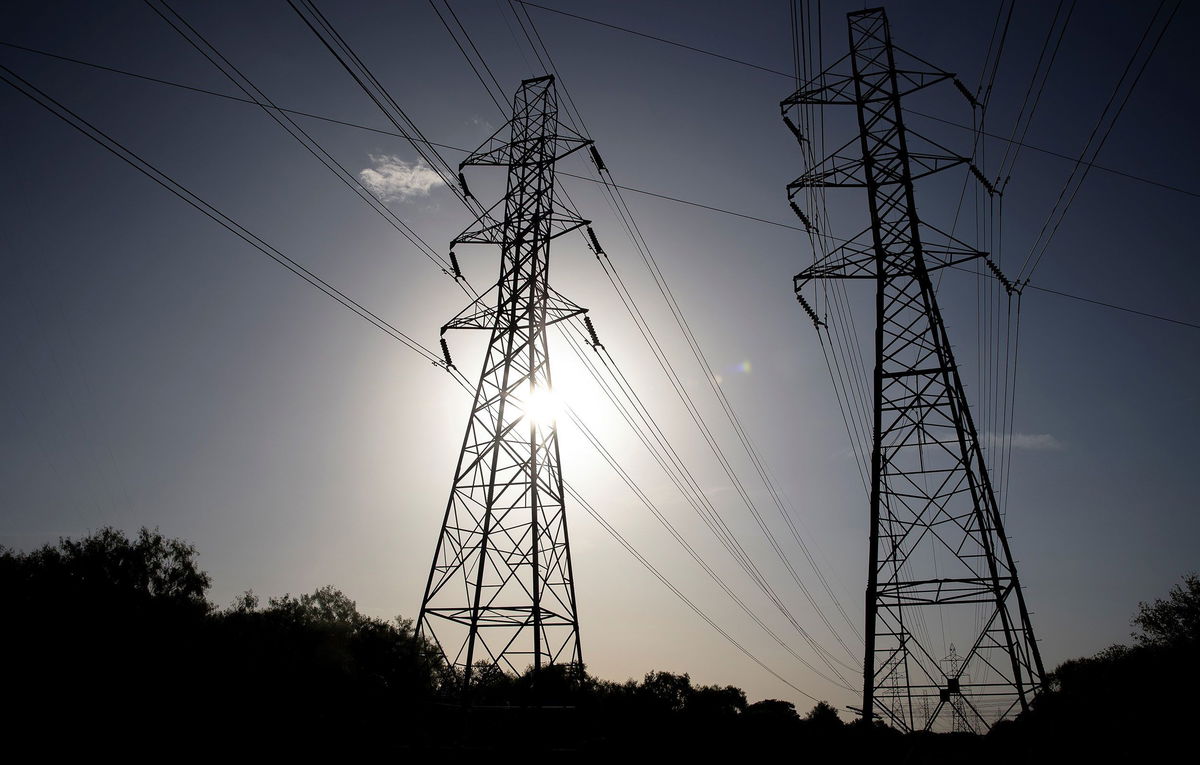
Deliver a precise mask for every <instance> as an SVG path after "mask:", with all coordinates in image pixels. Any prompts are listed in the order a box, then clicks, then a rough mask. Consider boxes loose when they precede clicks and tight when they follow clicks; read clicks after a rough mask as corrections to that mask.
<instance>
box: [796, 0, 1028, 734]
mask: <svg viewBox="0 0 1200 765" xmlns="http://www.w3.org/2000/svg"><path fill="white" fill-rule="evenodd" d="M848 22H849V33H850V34H849V36H850V53H849V55H848V56H846V57H843V58H842V59H841V60H839V62H838V63H836V64H834V65H833V66H832V67H831V68H830V69H828V70H826V71H825V72H822V73H821V74H820V75H818V76H817V77H815V78H813V79H812V80H810V81H809V82H807V83H805V84H803V85H802V86H801V87H800V88H799V89H797V90H796V92H795V93H793V94H792V95H791V96H789V97H788V98H787V99H785V100H784V101H783V102H782V104H781V109H782V112H783V115H784V117H785V120H786V121H787V122H788V125H789V128H791V129H792V131H793V132H794V133H796V134H797V138H798V139H799V140H801V141H805V140H807V138H808V136H804V135H802V134H801V132H800V130H799V128H798V127H797V125H796V122H794V121H792V120H791V119H790V117H789V113H790V112H791V110H793V109H796V108H803V107H805V106H809V105H816V106H819V107H824V106H826V105H833V104H845V105H851V106H854V107H855V109H856V111H857V117H858V128H859V132H858V135H857V136H856V138H854V139H851V141H850V142H848V143H847V144H845V145H844V146H842V147H841V148H839V149H837V150H836V151H834V152H833V154H832V155H831V156H830V157H828V158H826V159H824V160H822V161H821V162H819V163H817V165H816V166H814V167H812V168H810V169H809V170H808V171H807V172H805V173H804V174H803V175H801V176H800V177H799V178H797V179H796V180H795V181H793V182H792V183H791V184H789V185H788V197H789V201H791V200H792V199H793V198H794V197H795V195H796V194H797V193H798V192H799V191H801V190H803V189H812V188H823V187H853V188H865V189H866V192H867V201H868V209H869V213H870V226H869V227H868V228H867V229H866V230H865V231H863V232H862V233H860V234H859V235H858V236H856V237H854V238H853V239H851V240H848V241H847V242H846V243H845V244H843V245H841V246H839V247H837V248H835V249H833V250H831V251H829V252H828V253H825V254H821V255H820V256H819V257H818V258H817V259H816V260H815V262H814V263H813V265H812V266H810V267H809V268H806V269H805V270H804V271H802V272H801V273H800V274H798V275H797V276H796V277H795V280H794V287H795V292H796V296H797V299H798V300H799V301H800V303H801V304H802V305H803V307H804V309H805V311H806V312H807V313H808V314H809V316H810V318H811V319H812V320H813V323H814V324H815V325H816V326H817V329H818V331H821V328H822V327H824V326H825V322H824V321H823V320H822V317H821V315H820V314H818V313H817V312H816V310H815V309H814V308H813V307H812V306H811V305H810V304H809V302H808V301H807V300H806V299H805V298H804V296H803V294H802V289H803V288H804V287H805V285H807V284H809V283H810V282H813V281H814V280H821V279H868V280H874V281H875V286H876V290H875V318H876V323H875V334H874V362H875V364H874V386H873V418H874V422H873V426H872V442H873V443H872V449H871V465H870V474H871V486H870V545H869V567H868V576H867V588H866V598H865V600H866V640H865V651H864V660H863V696H862V710H861V712H862V715H863V718H864V719H867V720H870V719H875V718H878V719H882V720H883V721H885V722H886V723H888V724H889V725H892V726H895V727H898V728H900V729H902V730H921V729H925V730H946V729H949V727H953V725H954V723H952V722H951V720H948V719H947V718H951V717H954V716H956V715H957V716H961V717H962V720H960V721H959V722H958V723H957V724H958V725H964V724H965V725H966V726H969V727H970V728H972V729H976V730H987V729H988V728H989V727H990V726H991V725H993V724H994V723H995V722H997V721H998V720H1000V719H1003V718H1005V717H1006V716H1009V715H1011V714H1014V713H1015V712H1018V711H1021V710H1024V709H1026V708H1027V707H1028V704H1029V701H1030V700H1031V698H1032V697H1033V696H1034V695H1035V694H1037V693H1039V692H1040V691H1041V690H1042V689H1043V688H1044V684H1045V672H1044V670H1043V667H1042V660H1041V656H1040V653H1039V650H1038V645H1037V642H1036V639H1035V638H1034V634H1033V628H1032V626H1031V624H1030V621H1029V613H1028V611H1027V609H1026V606H1025V598H1024V595H1023V593H1022V591H1021V586H1020V583H1019V581H1018V579H1017V570H1016V566H1015V564H1014V562H1013V557H1012V553H1011V551H1010V550H1009V543H1008V540H1007V538H1006V536H1005V534H1004V528H1003V524H1002V517H1001V514H1000V511H999V508H998V506H997V503H996V497H995V493H994V492H993V489H992V485H991V481H990V478H989V475H988V470H987V466H986V465H985V462H984V454H983V452H982V450H981V448H980V444H979V437H978V434H977V433H976V430H975V425H974V422H973V421H972V418H971V412H970V409H969V407H968V404H967V398H966V395H965V393H964V389H963V384H962V380H961V379H960V376H959V371H958V367H957V365H956V363H955V360H954V354H953V352H952V350H951V346H950V342H949V340H948V338H947V335H946V327H945V325H944V323H943V321H942V315H941V312H940V310H939V308H938V303H937V299H936V296H935V294H934V288H933V284H932V281H931V279H930V272H931V271H934V270H937V269H940V268H946V267H949V266H953V265H955V264H958V263H963V262H966V261H970V260H973V259H976V258H985V259H986V258H987V254H986V253H983V252H979V251H977V250H975V249H974V248H972V247H970V246H968V245H966V244H964V243H962V242H960V241H958V240H956V239H954V238H953V237H951V236H950V235H948V234H945V233H944V232H941V231H938V230H937V229H936V228H934V227H933V226H931V225H929V224H928V223H926V222H925V221H922V220H920V219H919V218H918V216H917V208H916V201H915V195H914V186H913V181H914V180H916V179H918V178H921V177H923V176H926V175H930V174H932V173H935V172H938V171H941V170H945V169H948V168H951V167H955V166H965V167H967V168H968V169H969V170H970V171H971V172H972V173H973V174H974V175H976V177H977V178H978V179H979V180H980V182H981V183H983V185H984V186H985V187H986V188H987V190H988V192H989V193H995V189H994V188H993V186H992V185H991V184H989V183H988V182H987V180H986V178H985V176H983V174H982V172H980V171H979V170H978V168H976V167H975V166H974V165H973V164H971V161H970V160H969V159H968V158H966V157H962V156H957V155H955V154H953V153H952V152H950V151H949V150H947V149H945V148H944V147H941V146H939V145H937V144H934V143H933V142H932V141H928V140H927V139H923V138H921V137H920V136H918V135H916V134H915V133H913V132H912V131H911V130H907V129H906V128H905V125H904V120H903V112H902V109H901V103H900V102H901V98H902V97H903V96H906V95H908V94H909V93H912V92H914V91H917V90H920V89H923V88H926V87H929V86H931V85H934V84H937V83H942V82H953V83H954V85H955V86H957V87H958V89H959V90H960V91H961V92H962V93H963V94H964V95H965V96H966V97H967V98H968V99H969V100H970V101H971V102H972V104H973V105H977V104H976V102H975V99H974V97H973V96H972V95H971V93H970V91H969V90H967V89H966V88H965V87H964V86H963V85H962V83H961V82H959V81H958V80H957V79H956V78H955V77H954V75H953V74H951V73H948V72H943V71H940V70H937V69H936V68H934V67H932V66H931V65H929V64H928V63H926V62H924V61H922V60H921V59H918V58H916V57H915V56H911V54H906V53H904V52H903V51H901V50H899V49H898V48H896V47H895V46H893V45H892V42H891V36H890V31H889V28H888V22H887V17H886V14H885V13H884V11H883V9H882V8H876V9H872V10H865V11H860V12H854V13H850V14H848ZM897 56H902V57H903V58H904V60H905V63H904V66H899V65H897V63H896V61H897ZM909 61H911V62H912V63H911V64H909V63H908V62H909ZM847 63H848V65H849V69H850V71H849V72H844V70H843V69H842V67H844V66H845V65H846V64H847ZM839 72H842V73H839ZM801 122H802V121H801ZM855 144H857V148H856V147H855ZM918 144H920V145H918ZM809 145H810V146H811V144H809ZM808 193H810V194H811V193H814V192H808ZM792 204H793V209H795V210H796V212H797V214H798V215H799V216H800V218H801V220H802V221H804V223H805V225H806V226H808V227H809V228H810V229H811V228H812V227H813V225H814V223H813V220H814V219H815V218H816V216H815V214H814V213H815V212H816V210H815V209H810V212H809V213H805V212H804V211H803V210H802V209H800V207H798V206H796V205H795V203H794V202H792ZM935 241H936V242H939V244H936V245H934V244H932V243H933V242H935ZM987 263H988V266H989V267H990V268H992V269H993V270H995V265H994V264H993V263H992V262H991V260H990V259H987ZM997 274H998V271H997ZM998 275H999V274H998ZM1007 286H1008V285H1007V283H1006V287H1007ZM927 616H928V617H929V618H926V617H927ZM939 630H940V638H939V637H938V636H937V635H938V632H939ZM939 641H940V643H939ZM946 644H951V645H952V644H957V645H959V646H960V647H961V646H967V647H968V648H967V650H966V652H965V653H964V654H962V655H960V656H956V661H954V662H949V663H947V662H944V661H941V658H942V657H943V656H945V655H946V653H947V651H946V650H945V646H946Z"/></svg>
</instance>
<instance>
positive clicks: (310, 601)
mask: <svg viewBox="0 0 1200 765" xmlns="http://www.w3.org/2000/svg"><path fill="white" fill-rule="evenodd" d="M196 555H197V554H196V550H195V548H193V547H192V546H191V545H188V544H186V543H184V542H181V541H179V540H174V539H168V538H165V537H163V536H162V535H161V534H159V533H158V532H157V531H149V530H146V529H143V530H141V531H140V532H139V533H138V534H137V535H136V536H135V537H133V538H130V537H128V536H127V535H125V534H124V533H122V532H120V531H116V530H114V529H110V528H106V529H102V530H101V531H99V532H97V533H95V534H92V535H89V536H87V537H85V538H83V539H81V540H78V541H74V540H69V539H64V540H61V541H60V542H59V543H58V544H56V545H46V546H44V547H42V548H40V549H38V550H34V551H32V552H28V553H18V552H14V551H12V550H6V549H3V548H0V596H2V597H3V598H4V603H5V604H6V605H7V606H8V614H9V618H8V620H7V621H6V627H5V629H4V630H3V632H2V633H0V635H2V637H0V650H2V651H3V654H2V655H3V665H2V669H3V673H4V674H3V676H4V678H5V691H6V696H7V700H8V701H9V704H8V705H7V706H8V707H9V708H10V709H11V710H12V711H11V712H10V713H9V715H8V716H7V718H6V722H7V723H8V730H9V731H10V732H11V734H10V737H9V738H10V740H11V741H12V742H20V741H23V740H24V741H33V742H36V743H38V744H39V745H41V746H42V747H43V748H46V751H47V752H57V753H62V752H64V751H69V750H71V749H80V750H82V749H86V750H87V751H89V752H104V751H109V752H118V753H122V754H126V755H132V754H136V753H139V752H140V753H142V754H155V755H156V756H168V755H164V753H167V752H169V753H170V754H169V756H171V757H172V759H179V758H187V755H190V754H191V755H194V754H197V753H200V752H210V753H224V752H227V751H235V750H236V751H239V752H241V753H245V752H247V751H249V750H254V751H257V752H266V753H270V754H274V755H277V756H279V755H283V754H293V755H295V754H300V755H307V756H308V757H309V758H311V757H312V756H314V755H316V754H318V753H320V754H329V753H331V752H332V753H336V754H337V755H338V756H339V758H341V759H344V758H346V757H347V756H349V755H350V754H352V753H367V752H370V753H388V752H395V751H398V750H406V749H408V750H412V749H452V750H499V749H511V748H513V747H514V746H515V744H513V742H521V743H520V748H523V749H533V750H541V751H549V750H569V751H583V752H595V753H604V754H606V755H609V756H613V755H615V756H636V757H644V756H646V755H648V754H652V753H653V754H656V755H657V756H668V755H671V756H678V755H679V754H681V753H688V754H690V755H693V756H694V755H698V754H707V755H724V756H729V755H735V756H738V757H743V758H744V757H746V756H754V755H762V756H765V755H776V754H779V753H785V754H789V755H792V756H794V755H796V754H799V753H802V754H803V757H802V759H810V760H813V761H835V760H836V761H851V762H853V761H859V760H865V759H867V758H872V759H877V758H880V757H885V756H886V757H891V758H897V757H899V758H900V759H901V760H902V761H905V762H913V763H918V762H920V763H941V762H947V763H949V762H962V761H972V762H977V763H990V762H1002V761H1009V760H1012V759H1014V758H1024V759H1026V760H1028V761H1034V762H1042V761H1060V760H1070V761H1074V760H1080V759H1088V760H1094V761H1097V762H1108V761H1112V760H1114V759H1120V758H1129V759H1144V757H1145V756H1146V754H1147V753H1148V752H1153V751H1155V748H1156V747H1159V748H1166V747H1167V746H1169V745H1170V744H1171V743H1173V742H1176V741H1182V736H1183V733H1182V731H1186V727H1185V725H1184V724H1185V723H1186V722H1188V721H1190V716H1191V714H1192V709H1193V707H1192V706H1189V705H1188V701H1187V700H1186V699H1185V697H1184V693H1185V691H1186V690H1187V689H1188V688H1190V686H1191V685H1192V684H1193V683H1195V682H1196V681H1197V680H1200V673H1198V671H1197V660H1196V651H1197V646H1198V645H1200V580H1198V579H1197V577H1196V576H1195V575H1192V576H1189V577H1185V579H1184V582H1183V585H1182V586H1177V587H1175V588H1174V589H1173V590H1172V591H1171V593H1170V595H1169V597H1168V598H1167V599H1165V600H1157V601H1155V602H1153V603H1150V604H1145V603H1143V604H1141V605H1140V606H1139V611H1138V614H1137V616H1136V617H1135V618H1134V624H1135V626H1136V627H1138V630H1139V631H1138V632H1137V633H1135V635H1134V637H1135V642H1136V645H1135V646H1133V647H1125V646H1114V647H1113V648H1111V649H1108V650H1106V651H1104V652H1102V653H1100V654H1098V655H1096V656H1094V657H1091V658H1086V659H1075V660H1072V661H1068V662H1065V663H1064V664H1062V665H1061V666H1060V667H1058V668H1057V669H1056V670H1055V672H1054V674H1053V678H1052V690H1051V692H1049V693H1047V694H1044V695H1042V696H1041V697H1040V698H1039V699H1038V700H1037V702H1036V704H1035V707H1034V709H1033V710H1031V712H1029V713H1028V714H1025V715H1022V716H1021V717H1020V718H1019V719H1018V720H1017V721H1015V722H1009V723H1005V724H1002V725H999V726H997V727H996V728H995V729H994V730H993V731H992V733H991V734H989V736H987V737H986V738H983V737H979V736H955V735H932V734H926V735H922V734H916V735H909V736H902V735H900V734H899V733H896V732H895V731H892V730H890V729H887V728H885V727H883V726H881V725H875V726H863V725H862V724H861V723H854V724H849V725H848V724H844V723H843V722H842V720H841V719H840V717H839V716H838V712H837V710H836V709H834V707H832V706H831V705H830V704H828V703H826V702H819V703H817V704H816V705H815V706H814V707H813V708H812V709H811V710H809V711H808V712H807V713H806V714H804V715H800V714H798V713H797V711H796V709H795V707H794V706H793V705H792V704H791V703H790V702H787V701H780V700H778V699H766V700H763V701H758V702H755V703H753V704H748V703H747V701H746V695H745V693H743V692H742V690H741V689H739V688H735V687H733V686H716V685H695V684H693V682H692V679H691V677H690V676H689V675H687V674H674V673H671V672H650V673H648V674H647V675H646V676H645V677H643V678H642V679H641V681H634V680H627V681H625V682H623V683H622V682H610V681H605V680H600V679H597V678H595V677H593V676H591V675H589V674H587V672H586V671H585V669H584V668H583V667H579V666H570V665H555V666H550V667H544V668H541V669H539V670H536V671H535V670H533V669H530V670H528V671H526V672H525V673H523V674H521V675H520V676H515V677H514V676H511V675H508V674H505V673H503V672H500V671H498V670H496V669H495V668H494V667H488V666H487V665H482V664H481V665H480V666H479V667H478V668H477V671H476V672H475V673H474V680H475V681H474V683H473V690H472V695H471V698H470V706H469V709H468V708H465V707H464V705H463V699H462V697H461V696H457V695H446V693H445V691H446V689H448V688H454V687H457V683H456V678H455V677H453V676H452V675H451V674H450V673H449V672H448V670H446V669H445V668H444V667H442V666H440V665H438V664H435V663H431V661H430V660H429V657H430V656H432V655H434V652H433V651H431V650H430V646H428V645H426V644H424V643H422V641H421V640H420V639H419V638H418V637H417V636H416V635H415V634H414V631H413V627H412V623H411V622H410V621H408V620H403V619H396V620H395V621H391V622H387V621H382V620H379V619H374V618H370V617H367V616H364V615H363V614H361V613H359V611H358V609H357V607H356V605H355V603H354V601H352V600H350V599H349V598H348V597H346V596H345V595H344V594H342V593H341V592H339V591H338V590H336V589H334V588H332V587H322V588H320V589H318V590H317V591H315V592H313V593H311V594H306V595H300V596H292V595H284V596H282V597H278V598H270V599H269V600H268V601H267V603H266V605H265V606H263V605H262V604H261V603H260V602H259V599H258V598H257V597H256V596H255V595H254V594H253V593H251V592H247V593H246V594H245V595H243V596H242V597H240V598H239V599H237V601H235V602H234V603H233V604H232V605H231V606H230V607H228V608H226V609H224V610H221V609H217V608H214V607H213V606H212V605H211V604H210V603H209V602H208V601H207V599H206V597H205V594H206V591H207V589H208V587H209V583H210V580H209V577H208V575H207V574H205V573H204V572H203V571H202V570H200V568H199V567H198V565H197V560H196ZM163 746H170V747H171V748H170V749H164V748H163Z"/></svg>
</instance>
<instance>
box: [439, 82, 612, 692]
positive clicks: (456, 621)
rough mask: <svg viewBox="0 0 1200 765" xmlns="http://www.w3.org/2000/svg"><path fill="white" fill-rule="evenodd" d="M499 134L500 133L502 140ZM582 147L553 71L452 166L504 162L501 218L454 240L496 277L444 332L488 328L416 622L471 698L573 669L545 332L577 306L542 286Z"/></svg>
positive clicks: (521, 94) (576, 647) (529, 86)
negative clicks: (527, 676)
mask: <svg viewBox="0 0 1200 765" xmlns="http://www.w3.org/2000/svg"><path fill="white" fill-rule="evenodd" d="M504 135H506V136H507V138H506V139H503V138H502V137H501V136H504ZM589 143H590V142H589V141H587V140H585V139H583V138H582V137H580V136H578V135H576V134H574V133H573V132H572V131H571V130H569V129H567V128H566V127H565V126H563V125H561V124H560V123H559V121H558V102H557V97H556V94H555V88H554V78H553V77H539V78H535V79H532V80H526V81H524V82H522V83H521V86H520V88H518V90H517V93H516V96H515V97H514V99H513V117H512V119H511V120H510V121H509V122H508V124H507V125H505V126H504V127H502V128H501V129H500V130H499V131H497V133H496V134H495V135H493V136H492V137H491V138H489V139H488V140H487V141H485V142H484V144H483V146H481V147H480V148H479V149H478V150H477V151H475V152H474V153H472V154H471V155H470V156H469V157H468V158H467V160H465V161H464V162H463V165H464V166H466V165H503V166H507V167H508V186H507V192H506V194H505V196H504V199H503V200H502V201H503V204H504V208H503V209H504V215H503V219H501V220H497V219H495V218H494V217H492V210H495V209H496V207H498V205H497V206H493V208H492V210H489V211H488V212H486V213H484V214H483V215H481V216H480V218H479V219H478V220H477V221H476V222H475V223H474V224H472V226H470V227H468V229H467V230H466V231H465V232H464V233H463V234H461V235H459V236H458V237H456V238H455V240H454V244H479V243H493V244H499V245H500V248H501V258H500V277H499V279H498V280H497V282H496V284H495V285H494V286H493V287H492V288H491V289H490V290H488V291H486V292H485V293H484V294H483V295H481V296H480V297H479V298H477V299H476V300H475V301H473V302H472V303H471V304H470V305H469V306H467V308H466V309H464V310H463V311H462V312H461V313H459V314H458V316H456V317H455V318H454V319H452V320H451V321H450V322H449V323H448V324H447V325H446V326H445V327H443V328H442V331H443V333H444V332H445V331H446V330H447V329H482V330H487V331H489V332H490V333H491V340H490V341H489V343H488V349H487V353H486V355H485V357H484V362H483V370H482V372H481V373H480V376H479V383H478V385H477V387H476V389H475V398H474V403H473V404H472V407H471V414H470V419H469V421H468V424H467V430H466V435H465V436H464V437H463V446H462V451H461V452H460V455H459V459H458V465H457V467H456V469H455V473H454V486H453V488H452V489H451V491H450V498H449V501H448V502H447V504H446V514H445V518H444V520H443V522H442V530H441V533H440V535H439V537H438V542H437V547H436V550H435V553H434V557H433V564H432V566H431V567H430V571H429V579H428V582H427V584H426V588H425V596H424V599H423V600H422V603H421V612H420V617H419V627H418V629H419V630H420V634H421V635H422V636H424V637H426V638H429V639H430V640H432V641H433V642H434V643H435V644H436V645H437V646H438V649H439V650H440V651H441V658H442V659H443V660H444V661H445V663H446V665H447V666H448V667H450V668H452V669H453V671H454V675H455V679H456V682H457V684H458V685H459V690H460V691H461V693H462V694H463V699H464V701H465V702H467V703H469V700H470V689H471V687H472V680H473V675H474V674H475V673H477V672H478V670H479V668H480V667H479V665H480V664H485V665H495V666H497V667H499V668H500V669H501V670H503V671H506V672H510V673H520V672H522V671H524V670H526V669H528V668H530V667H532V668H534V669H540V668H542V667H544V666H546V665H549V664H571V665H574V666H575V667H579V668H582V661H583V657H582V653H581V649H580V643H579V620H578V617H577V613H576V604H575V579H574V574H573V572H572V568H571V551H570V545H569V541H568V535H567V518H566V512H565V506H564V495H563V480H562V470H561V467H560V460H559V448H558V430H557V424H556V423H555V421H554V418H553V416H552V415H551V416H544V415H542V416H539V415H538V414H537V413H536V412H535V411H534V409H535V408H536V407H537V406H538V399H539V397H547V396H550V395H551V391H552V380H551V374H550V352H549V347H548V344H547V337H546V328H547V326H548V325H550V324H552V323H554V322H557V321H562V320H563V319H565V318H568V317H570V316H574V315H577V314H579V313H582V312H583V309H581V308H579V307H578V306H576V305H574V304H573V303H571V302H570V301H568V300H567V299H566V298H564V297H562V296H561V295H559V294H558V293H557V292H555V291H554V290H552V289H551V288H550V286H549V269H550V241H551V239H553V238H555V237H557V236H559V235H561V234H562V233H564V232H565V231H569V230H573V229H575V228H578V227H579V226H583V225H586V224H587V223H588V221H585V220H582V219H580V218H577V217H575V216H573V215H569V214H566V213H565V212H556V211H555V210H554V207H553V200H554V166H555V163H556V162H557V161H558V160H559V159H562V158H563V157H564V156H566V155H567V154H570V153H572V152H574V151H577V150H578V149H581V148H583V147H585V146H587V145H588V144H589Z"/></svg>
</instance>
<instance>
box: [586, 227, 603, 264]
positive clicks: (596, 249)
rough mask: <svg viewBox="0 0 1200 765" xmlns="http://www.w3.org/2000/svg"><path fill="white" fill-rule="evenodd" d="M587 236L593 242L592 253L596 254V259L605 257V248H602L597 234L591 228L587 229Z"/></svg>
mask: <svg viewBox="0 0 1200 765" xmlns="http://www.w3.org/2000/svg"><path fill="white" fill-rule="evenodd" d="M587 235H588V239H590V240H592V252H594V253H596V257H600V256H601V255H605V254H606V253H605V252H604V248H603V247H601V246H600V240H599V239H597V238H596V232H595V231H593V230H592V227H591V226H588V227H587Z"/></svg>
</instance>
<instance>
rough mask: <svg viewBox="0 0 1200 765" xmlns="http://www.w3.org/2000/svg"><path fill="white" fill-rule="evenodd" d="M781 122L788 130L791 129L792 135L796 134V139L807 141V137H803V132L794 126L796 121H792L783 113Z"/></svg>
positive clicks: (802, 141) (801, 141)
mask: <svg viewBox="0 0 1200 765" xmlns="http://www.w3.org/2000/svg"><path fill="white" fill-rule="evenodd" d="M783 124H785V125H787V127H788V130H790V131H792V135H794V136H796V140H797V141H799V142H800V143H807V142H808V139H807V138H805V137H804V133H801V132H800V128H798V127H796V123H795V122H792V118H791V117H789V116H787V115H786V114H785V115H783Z"/></svg>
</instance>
